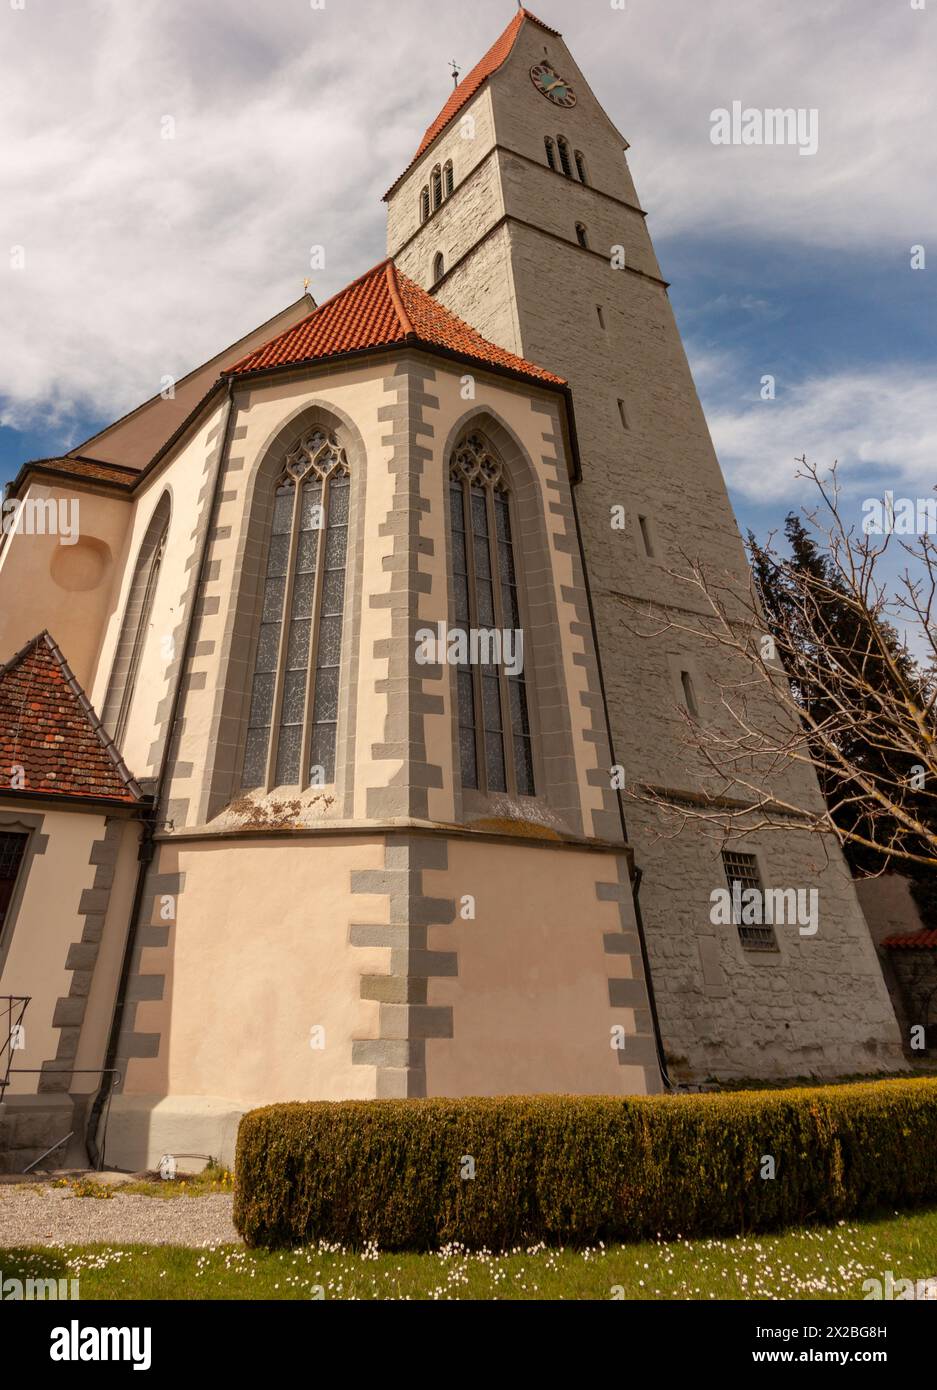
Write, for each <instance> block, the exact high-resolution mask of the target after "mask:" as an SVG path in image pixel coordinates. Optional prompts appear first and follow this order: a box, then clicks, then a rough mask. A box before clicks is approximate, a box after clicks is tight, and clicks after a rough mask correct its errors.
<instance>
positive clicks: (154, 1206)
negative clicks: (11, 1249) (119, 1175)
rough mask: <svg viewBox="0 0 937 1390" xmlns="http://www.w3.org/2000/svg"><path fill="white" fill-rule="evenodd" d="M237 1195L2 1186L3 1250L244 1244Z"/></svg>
mask: <svg viewBox="0 0 937 1390" xmlns="http://www.w3.org/2000/svg"><path fill="white" fill-rule="evenodd" d="M233 1200H234V1199H233V1198H232V1197H231V1196H230V1195H229V1194H227V1193H224V1192H219V1193H211V1194H209V1195H207V1196H205V1197H171V1198H161V1197H142V1196H139V1195H137V1194H133V1195H130V1194H126V1195H122V1194H121V1193H119V1192H118V1193H115V1195H114V1196H113V1197H110V1198H98V1197H75V1196H73V1195H72V1193H71V1192H69V1191H67V1190H66V1189H65V1188H56V1187H41V1188H38V1189H37V1188H30V1187H24V1186H19V1185H16V1186H2V1187H0V1248H2V1247H3V1246H9V1245H88V1244H91V1243H92V1242H94V1243H104V1244H107V1245H129V1244H140V1245H193V1246H202V1245H215V1244H219V1243H223V1244H232V1243H233V1244H237V1245H239V1244H240V1243H241V1238H240V1236H239V1235H238V1233H237V1231H236V1230H235V1229H234V1224H233V1222H232V1220H231V1204H232V1202H233Z"/></svg>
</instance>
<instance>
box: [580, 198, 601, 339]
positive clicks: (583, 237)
mask: <svg viewBox="0 0 937 1390" xmlns="http://www.w3.org/2000/svg"><path fill="white" fill-rule="evenodd" d="M576 240H577V241H578V242H579V245H580V246H581V247H582V249H583V251H588V250H589V228H588V227H587V226H586V224H585V222H577V223H576ZM602 327H603V328H604V327H605V325H604V323H603V325H602Z"/></svg>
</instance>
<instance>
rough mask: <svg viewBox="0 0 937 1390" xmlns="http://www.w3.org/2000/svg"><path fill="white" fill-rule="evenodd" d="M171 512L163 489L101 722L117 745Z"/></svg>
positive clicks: (131, 597)
mask: <svg viewBox="0 0 937 1390" xmlns="http://www.w3.org/2000/svg"><path fill="white" fill-rule="evenodd" d="M169 513H170V501H169V493H168V492H164V493H163V495H162V497H161V498H160V499H159V501H158V502H157V504H156V507H155V509H154V511H153V515H152V517H151V518H150V522H149V525H148V526H147V528H146V533H145V535H144V537H143V542H142V544H141V546H140V552H139V554H138V556H137V563H136V567H135V568H134V571H133V579H132V580H131V582H130V593H129V594H128V596H127V607H126V609H125V611H124V620H123V622H122V624H121V628H120V636H119V637H118V639H117V649H116V651H115V653H114V665H113V667H112V669H111V678H110V680H109V681H108V686H107V694H106V695H105V697H104V708H103V711H102V715H101V723H102V724H103V725H104V727H105V729H106V730H107V732H108V733H109V734H110V735H111V737H112V738H113V740H114V742H115V743H116V744H117V745H118V747H120V746H121V745H122V743H123V739H124V734H125V733H126V730H127V721H128V720H129V718H130V707H131V705H132V703H133V696H134V691H135V690H136V685H137V672H138V671H139V669H140V662H141V660H142V658H143V648H144V646H145V645H146V638H147V634H148V632H149V628H150V619H151V617H152V614H153V601H154V599H155V597H156V585H157V581H158V580H159V571H160V566H161V565H162V562H163V551H164V550H165V547H166V535H167V533H168V531H169Z"/></svg>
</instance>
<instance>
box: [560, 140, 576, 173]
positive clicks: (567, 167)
mask: <svg viewBox="0 0 937 1390" xmlns="http://www.w3.org/2000/svg"><path fill="white" fill-rule="evenodd" d="M556 148H557V152H558V153H559V157H560V173H561V174H562V175H563V176H564V178H567V179H571V178H572V177H573V161H572V156H571V154H570V144H569V141H568V140H567V139H566V136H565V135H558V136H557V137H556Z"/></svg>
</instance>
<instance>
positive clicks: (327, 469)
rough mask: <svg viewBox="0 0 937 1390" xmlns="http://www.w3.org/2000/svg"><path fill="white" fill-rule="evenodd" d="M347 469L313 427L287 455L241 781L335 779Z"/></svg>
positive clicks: (327, 437)
mask: <svg viewBox="0 0 937 1390" xmlns="http://www.w3.org/2000/svg"><path fill="white" fill-rule="evenodd" d="M349 498H350V477H349V472H348V462H347V459H346V457H345V451H344V449H343V448H342V447H341V445H340V444H339V443H338V440H337V439H336V438H335V436H334V434H332V433H331V432H330V431H327V430H325V429H322V428H320V427H317V428H316V429H314V430H313V431H312V433H311V434H309V435H307V436H306V438H304V439H303V440H302V442H301V443H300V444H299V445H297V447H296V448H295V449H294V450H293V451H292V452H291V453H290V454H289V455H288V456H287V460H286V464H285V467H284V469H283V473H282V474H281V476H280V481H279V484H278V486H277V490H276V497H275V500H274V507H273V529H272V534H271V536H270V547H269V550H268V552H267V572H266V579H265V581H264V590H263V609H262V613H261V622H260V634H259V638H258V643H257V656H256V658H255V663H254V682H253V686H252V689H251V706H250V715H249V719H248V731H247V748H246V752H245V756H244V774H243V785H244V786H245V787H246V788H251V787H266V788H269V787H275V786H297V785H299V786H303V787H305V786H308V785H328V784H329V783H331V782H334V780H335V742H336V733H337V729H338V690H339V672H340V667H341V649H342V617H343V612H344V599H345V556H346V552H347V547H348V512H349Z"/></svg>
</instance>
